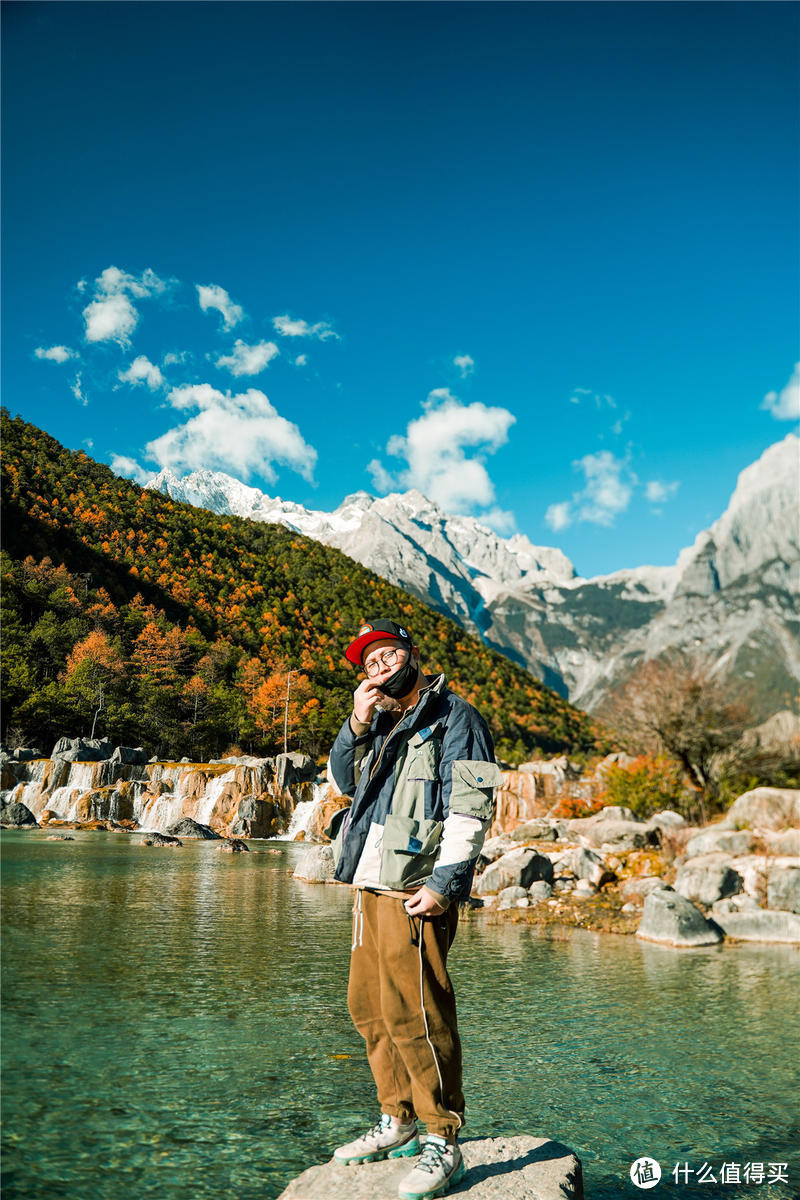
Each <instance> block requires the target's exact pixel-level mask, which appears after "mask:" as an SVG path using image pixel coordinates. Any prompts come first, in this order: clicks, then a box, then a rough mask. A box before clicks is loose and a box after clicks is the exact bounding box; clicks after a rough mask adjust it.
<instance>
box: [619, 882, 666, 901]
mask: <svg viewBox="0 0 800 1200" xmlns="http://www.w3.org/2000/svg"><path fill="white" fill-rule="evenodd" d="M659 887H664V880H663V879H662V878H661V877H660V876H659V875H637V876H635V877H634V878H633V879H624V880H623V881H622V883H621V885H620V889H619V890H620V894H621V896H622V899H623V900H630V901H638V902H639V903H640V904H642V903H643V902H644V898H645V896H649V895H650V893H651V892H652V891H653V890H654V889H655V888H659Z"/></svg>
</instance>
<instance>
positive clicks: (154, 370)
mask: <svg viewBox="0 0 800 1200" xmlns="http://www.w3.org/2000/svg"><path fill="white" fill-rule="evenodd" d="M118 374H119V378H120V379H121V380H122V382H123V383H131V384H133V385H134V386H136V385H138V384H140V383H146V384H147V386H148V387H149V388H150V390H151V391H153V392H155V391H157V390H158V389H159V388H160V387H163V386H164V384H165V383H166V380H165V379H164V376H163V375H162V374H161V371H160V369H159V368H158V367H157V366H156V364H155V363H151V362H150V359H149V358H147V356H146V355H144V354H140V355H139V356H138V358H135V359H134V360H133V362H132V363H131V365H130V366H129V367H128V369H127V371H120V372H119V373H118Z"/></svg>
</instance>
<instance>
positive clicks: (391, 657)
mask: <svg viewBox="0 0 800 1200" xmlns="http://www.w3.org/2000/svg"><path fill="white" fill-rule="evenodd" d="M399 653H400V651H399V650H384V652H383V654H380V655H379V656H378V657H377V658H373V659H370V661H369V662H368V663H365V664H364V670H365V671H366V672H367V674H368V675H369V677H370V679H372V678H374V676H375V675H377V674H378V673H379V671H380V670H381V667H393V666H394V664H395V663H396V662H397V656H398V654H399Z"/></svg>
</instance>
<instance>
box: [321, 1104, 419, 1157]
mask: <svg viewBox="0 0 800 1200" xmlns="http://www.w3.org/2000/svg"><path fill="white" fill-rule="evenodd" d="M414 1154H419V1136H418V1134H417V1123H416V1121H410V1122H409V1123H408V1124H407V1125H401V1124H400V1122H399V1121H398V1120H397V1118H396V1117H390V1116H389V1115H388V1113H381V1119H380V1121H378V1123H377V1124H376V1125H373V1126H372V1128H371V1129H368V1130H367V1132H366V1133H365V1134H364V1135H363V1137H360V1138H356V1139H355V1141H353V1142H348V1143H347V1144H346V1145H345V1146H339V1148H338V1150H334V1152H333V1159H334V1162H337V1163H341V1164H342V1165H343V1166H350V1165H352V1164H354V1163H366V1162H377V1161H378V1160H379V1159H381V1158H410V1157H411V1156H412V1155H414Z"/></svg>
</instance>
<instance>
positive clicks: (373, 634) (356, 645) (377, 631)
mask: <svg viewBox="0 0 800 1200" xmlns="http://www.w3.org/2000/svg"><path fill="white" fill-rule="evenodd" d="M383 638H397V640H398V642H401V643H402V644H403V645H404V646H406V647H407V648H408V649H409V650H410V649H411V647H412V646H413V644H414V643H413V641H412V640H411V634H410V633H409V632H408V630H407V629H406V627H405V625H398V624H397V622H396V621H387V620H384V619H381V620H377V621H365V622H364V624H363V625H362V626H361V628H360V629H359V631H358V636H357V637H356V639H355V641H354V642H351V643H350V645H349V646H348V647H347V649H346V650H345V652H344V656H345V658H346V659H347V660H348V661H349V662H351V663H355V665H356V666H357V667H360V666H361V657H362V655H363V653H364V651H365V649H366V648H367V646H368V645H369V644H370V642H379V641H382V639H383Z"/></svg>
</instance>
